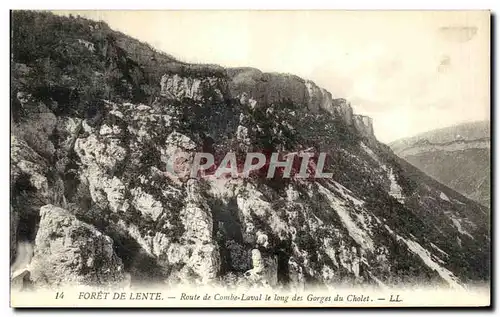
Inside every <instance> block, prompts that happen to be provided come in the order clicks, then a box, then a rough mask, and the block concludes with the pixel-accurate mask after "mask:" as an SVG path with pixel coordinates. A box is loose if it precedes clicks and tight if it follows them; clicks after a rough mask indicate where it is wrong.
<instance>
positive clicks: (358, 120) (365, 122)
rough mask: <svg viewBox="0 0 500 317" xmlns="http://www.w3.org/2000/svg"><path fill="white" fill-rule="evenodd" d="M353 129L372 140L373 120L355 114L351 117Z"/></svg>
mask: <svg viewBox="0 0 500 317" xmlns="http://www.w3.org/2000/svg"><path fill="white" fill-rule="evenodd" d="M353 122H354V127H355V128H356V130H357V131H358V132H359V133H360V134H361V135H362V136H365V137H367V138H372V139H373V138H374V137H375V135H374V133H373V119H372V118H370V117H367V116H363V115H359V114H356V115H354V116H353Z"/></svg>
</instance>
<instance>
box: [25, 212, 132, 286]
mask: <svg viewBox="0 0 500 317" xmlns="http://www.w3.org/2000/svg"><path fill="white" fill-rule="evenodd" d="M40 217H41V218H40V224H39V229H38V233H37V236H36V240H35V253H34V256H33V259H32V262H31V264H30V271H31V277H32V279H33V281H34V282H35V283H37V284H38V285H43V284H45V285H48V286H61V285H75V284H85V285H112V284H115V283H116V284H118V283H120V282H121V281H122V279H123V278H124V275H123V274H124V272H123V264H122V261H121V259H120V258H118V256H117V255H116V254H115V252H114V250H113V240H112V239H111V238H110V237H109V236H107V235H104V234H102V233H101V232H100V231H98V230H97V229H96V228H94V227H93V226H91V225H89V224H86V223H84V222H81V221H79V220H78V219H76V217H75V216H74V215H72V214H70V213H69V212H68V211H66V210H64V209H62V208H59V207H55V206H52V205H46V206H43V207H42V208H41V209H40Z"/></svg>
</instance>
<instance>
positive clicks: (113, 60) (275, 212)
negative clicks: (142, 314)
mask: <svg viewBox="0 0 500 317" xmlns="http://www.w3.org/2000/svg"><path fill="white" fill-rule="evenodd" d="M51 19H55V20H54V21H53V20H51ZM13 21H14V22H13V25H14V31H13V41H14V43H15V45H14V52H15V53H14V64H15V67H13V73H12V82H13V88H12V89H13V93H12V100H11V101H12V105H11V110H12V111H11V113H12V116H11V122H12V126H13V128H12V135H11V142H12V151H11V170H12V172H11V188H12V190H11V205H12V208H11V215H12V216H13V217H14V220H13V226H12V228H11V229H12V230H14V232H13V234H12V235H11V240H12V241H13V243H15V241H28V242H29V243H32V244H34V245H35V248H34V253H35V256H34V259H33V264H37V263H42V265H38V266H37V267H38V269H37V270H38V271H36V272H42V273H43V268H44V266H45V264H43V263H44V262H43V261H48V264H47V265H46V267H49V268H51V269H50V271H53V272H59V273H60V275H61V276H66V275H67V276H69V277H71V280H73V281H77V282H84V281H86V280H88V281H89V282H91V283H97V282H100V281H102V280H108V278H109V279H111V280H116V282H119V281H121V279H122V273H121V272H125V273H126V274H130V277H131V283H132V285H137V284H141V283H147V285H151V284H152V283H160V284H162V285H164V284H175V283H179V282H181V283H195V284H202V285H206V284H219V283H221V284H223V285H225V286H228V287H230V286H234V285H258V286H264V287H294V288H305V287H309V286H310V285H318V284H319V285H323V286H326V287H333V288H334V287H336V286H338V285H339V284H341V285H360V284H362V285H366V284H370V285H379V286H381V287H383V286H384V285H400V284H401V283H403V284H428V283H438V284H440V285H446V286H447V287H456V288H462V287H465V286H466V285H467V284H468V283H476V282H482V281H487V280H488V279H489V272H490V271H489V256H490V249H489V247H490V244H489V242H490V238H489V218H488V213H487V210H486V208H484V207H483V206H480V205H478V204H476V203H475V202H473V201H470V200H468V199H467V198H465V197H463V196H462V195H460V194H459V193H457V192H455V191H453V190H451V189H450V188H448V187H446V186H444V185H442V184H440V183H438V182H436V181H434V180H433V179H432V178H429V177H427V176H426V175H425V174H423V173H422V172H420V171H419V170H417V169H416V168H414V167H413V166H411V165H410V164H407V163H406V162H405V161H403V160H401V159H399V158H398V157H397V156H395V155H394V153H393V152H392V151H391V150H390V149H389V148H388V147H387V146H385V145H383V144H381V143H379V142H377V140H376V139H375V138H374V136H373V128H372V123H371V119H369V118H367V117H363V116H356V115H353V113H352V108H351V106H350V104H349V102H348V101H346V100H344V99H342V98H333V97H332V95H331V94H330V93H328V92H326V91H325V90H324V89H321V88H319V87H317V86H316V85H315V84H314V83H312V82H311V81H308V80H304V79H301V78H299V77H297V76H293V75H286V74H266V73H262V72H260V71H258V70H256V69H249V68H241V69H223V68H221V67H214V66H210V65H190V64H187V63H181V62H179V61H172V58H171V57H168V56H166V55H162V54H159V53H158V52H155V51H153V50H152V49H150V48H149V47H148V46H147V45H144V44H140V43H139V44H138V43H136V42H134V41H132V40H131V39H130V38H128V37H126V36H124V35H123V34H119V33H116V32H114V31H113V30H111V29H109V28H107V27H106V26H105V25H103V24H97V23H96V22H93V21H88V20H84V19H73V20H72V19H69V18H62V17H54V16H52V15H50V14H47V13H29V12H28V13H26V12H21V13H17V15H15V16H14V18H13ZM47 21H52V23H47ZM75 24H76V26H78V27H75ZM89 25H90V26H92V28H90V27H89ZM21 26H22V27H21ZM80 26H81V27H80ZM97 26H98V27H99V30H100V32H89V31H88V30H95V29H96V27H97ZM54 28H55V29H54ZM55 30H57V34H58V36H57V37H51V36H42V34H49V35H50V34H53V33H54V32H55ZM28 31H29V32H28ZM37 34H38V35H39V36H37ZM31 35H33V36H34V37H33V39H34V41H35V43H37V41H39V42H38V46H39V47H40V48H39V49H38V50H35V49H34V47H32V44H33V43H32V41H27V40H26V38H30V39H31V38H32V37H30V36H31ZM64 35H65V36H64ZM74 38H79V39H82V40H84V41H87V42H89V43H92V44H93V46H92V47H93V50H90V49H88V47H87V46H84V45H81V44H78V42H77V43H76V44H75V45H76V46H75V45H73V44H74V43H75V41H74ZM42 39H43V41H42ZM124 43H125V44H124ZM49 48H50V49H49ZM65 50H74V51H75V52H77V54H76V55H74V56H78V58H77V59H76V58H75V59H73V60H70V61H68V58H71V56H73V55H68V54H66V53H65V54H59V53H58V52H65ZM137 51H139V52H141V51H142V52H143V53H141V54H137V53H136V52H137ZM110 52H112V53H110ZM145 52H147V54H146V53H145ZM145 56H146V57H145ZM42 61H44V62H42ZM75 65H76V66H77V67H75ZM49 66H50V67H49ZM75 69H76V70H77V71H75ZM49 79H50V80H49ZM305 149H308V151H310V152H313V153H318V152H324V153H326V154H327V156H328V160H327V162H326V164H325V170H324V171H325V172H331V173H333V177H332V178H330V179H318V180H310V179H293V178H281V177H280V176H277V177H275V178H273V179H267V178H264V177H259V175H258V174H257V175H256V176H255V177H250V178H227V179H223V178H222V179H214V178H210V177H208V178H197V177H194V178H189V177H175V175H172V174H171V173H170V172H169V170H168V169H167V167H166V165H167V163H168V161H169V159H170V158H171V157H172V156H173V155H174V154H175V153H180V152H182V153H184V154H186V155H187V158H192V157H193V156H194V154H195V152H209V153H212V154H213V155H214V156H215V157H216V158H219V157H221V156H224V155H225V154H226V153H228V152H234V153H237V154H238V155H241V154H244V153H246V152H251V151H259V152H262V153H270V152H287V153H289V152H297V151H300V150H305ZM187 161H189V160H187ZM182 164H188V163H187V162H182ZM182 164H180V165H182ZM47 205H52V206H54V207H48V206H47ZM59 208H63V209H64V210H65V211H63V210H61V209H59ZM49 210H51V211H54V214H53V215H51V213H49V212H48V211H49ZM11 219H12V218H11ZM16 219H18V220H16ZM75 232H76V233H78V232H81V235H82V236H84V237H88V238H89V241H88V242H89V243H88V244H87V243H86V242H85V241H83V240H82V239H81V237H80V236H79V235H78V234H76V233H75ZM108 237H109V238H108ZM66 240H67V241H68V242H69V243H68V244H63V243H62V242H61V241H66ZM111 246H113V247H112V248H111ZM111 249H113V252H111ZM68 250H69V251H71V252H68V253H64V254H63V251H68ZM78 250H80V251H78ZM12 252H13V251H12ZM66 256H69V257H70V258H69V259H68V258H67V257H66ZM12 260H14V259H12ZM104 262H105V264H106V265H107V266H106V265H105V264H104ZM71 263H74V264H71ZM97 263H101V264H97ZM122 265H123V266H122ZM101 267H103V268H110V270H111V271H110V273H109V275H102V274H103V272H101V271H100V268H101ZM122 267H123V269H122ZM36 272H35V271H33V274H34V277H33V281H34V282H36V283H42V284H43V283H46V284H53V285H57V284H59V283H60V282H61V276H56V275H54V274H51V273H50V272H49V273H47V272H45V273H43V274H42V273H36ZM106 274H107V273H106ZM42 277H43V278H42ZM87 278H88V279H87Z"/></svg>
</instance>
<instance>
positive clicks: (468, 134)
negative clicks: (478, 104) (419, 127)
mask: <svg viewBox="0 0 500 317" xmlns="http://www.w3.org/2000/svg"><path fill="white" fill-rule="evenodd" d="M490 143H491V141H490V122H489V121H479V122H470V123H463V124H460V125H456V126H452V127H448V128H443V129H438V130H434V131H429V132H426V133H423V134H420V135H417V136H415V137H412V138H407V139H402V140H398V141H395V142H393V143H391V144H390V146H391V148H392V149H393V150H394V152H395V153H396V154H397V155H398V156H400V157H402V158H404V159H405V160H406V161H408V162H410V163H411V164H412V165H414V166H416V167H418V168H419V169H420V170H422V171H424V172H425V173H426V174H428V175H430V176H432V177H434V178H435V179H436V180H438V181H439V182H441V183H443V184H445V185H446V186H449V187H450V188H453V189H454V190H456V191H458V192H459V193H461V194H463V195H465V196H466V197H468V198H470V199H473V200H475V201H477V202H479V203H481V204H483V205H484V206H487V207H490V205H491V202H490V193H491V180H490V178H491V167H490V166H491V154H490V153H491V149H490Z"/></svg>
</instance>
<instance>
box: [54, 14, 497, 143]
mask: <svg viewBox="0 0 500 317" xmlns="http://www.w3.org/2000/svg"><path fill="white" fill-rule="evenodd" d="M57 13H58V14H68V13H69V12H68V11H65V12H63V11H60V12H57ZM71 13H72V14H74V15H76V14H79V15H81V16H84V17H87V18H91V19H95V20H103V21H105V22H107V23H108V24H109V25H110V27H111V28H113V29H115V30H119V31H121V32H123V33H125V34H128V35H130V36H132V37H135V38H138V39H139V40H141V41H144V42H148V43H150V44H151V45H153V46H154V47H156V48H157V49H159V50H161V51H164V52H166V53H169V54H171V55H173V56H175V57H177V58H179V59H180V60H183V61H186V62H195V63H209V64H219V65H221V66H226V67H238V66H249V67H255V68H259V69H260V70H262V71H265V72H283V73H292V74H296V75H298V76H300V77H302V78H304V79H310V80H312V81H314V82H315V83H316V84H317V85H319V86H321V87H323V88H325V89H327V90H328V91H330V92H331V93H332V95H333V96H334V97H336V98H346V99H347V100H349V101H350V102H351V104H352V106H353V109H354V112H355V113H358V114H363V115H368V116H370V117H372V118H373V125H374V130H375V135H376V137H377V139H378V140H380V141H382V142H386V143H388V142H391V141H394V140H397V139H400V138H404V137H409V136H413V135H415V134H418V133H421V132H425V131H429V130H433V129H437V128H442V127H446V126H450V125H454V124H457V123H462V122H467V121H478V120H489V119H490V99H489V98H490V82H489V80H490V62H489V61H490V57H489V56H490V55H489V54H490V50H489V41H490V33H489V32H490V25H489V18H490V16H489V12H487V11H469V12H465V11H423V12H417V11H386V12H383V11H326V10H325V11H321V10H317V11H78V12H77V11H72V12H71Z"/></svg>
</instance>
